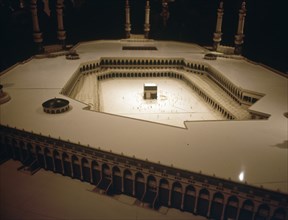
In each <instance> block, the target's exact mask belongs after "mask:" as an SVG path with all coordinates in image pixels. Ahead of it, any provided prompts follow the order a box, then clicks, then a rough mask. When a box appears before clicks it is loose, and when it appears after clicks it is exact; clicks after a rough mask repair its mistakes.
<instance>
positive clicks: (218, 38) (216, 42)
mask: <svg viewBox="0 0 288 220" xmlns="http://www.w3.org/2000/svg"><path fill="white" fill-rule="evenodd" d="M223 14H224V9H223V1H221V2H220V5H219V8H218V11H217V24H216V30H215V32H214V37H213V42H214V44H213V50H215V51H217V49H218V47H219V45H220V43H221V40H222V39H221V36H222V21H223Z"/></svg>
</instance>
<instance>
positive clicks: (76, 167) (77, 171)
mask: <svg viewBox="0 0 288 220" xmlns="http://www.w3.org/2000/svg"><path fill="white" fill-rule="evenodd" d="M71 163H72V169H73V178H76V179H81V168H80V162H79V159H78V157H77V156H75V155H72V157H71Z"/></svg>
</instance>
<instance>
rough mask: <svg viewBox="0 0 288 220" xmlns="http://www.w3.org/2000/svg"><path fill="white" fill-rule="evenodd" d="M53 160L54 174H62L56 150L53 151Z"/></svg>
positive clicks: (59, 158) (60, 161)
mask: <svg viewBox="0 0 288 220" xmlns="http://www.w3.org/2000/svg"><path fill="white" fill-rule="evenodd" d="M53 158H54V165H55V169H54V171H55V172H56V173H62V172H63V170H62V160H61V157H60V154H59V152H58V151H57V150H54V151H53Z"/></svg>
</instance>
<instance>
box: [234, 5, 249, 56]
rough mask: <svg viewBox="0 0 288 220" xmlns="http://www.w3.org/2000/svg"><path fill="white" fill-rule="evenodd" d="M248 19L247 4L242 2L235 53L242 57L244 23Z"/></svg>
mask: <svg viewBox="0 0 288 220" xmlns="http://www.w3.org/2000/svg"><path fill="white" fill-rule="evenodd" d="M245 17H246V2H245V0H244V1H243V2H242V6H241V9H240V10H239V20H238V29H237V34H236V35H235V41H234V43H235V50H234V53H235V54H237V55H240V54H241V53H242V45H243V42H244V41H243V38H244V23H245Z"/></svg>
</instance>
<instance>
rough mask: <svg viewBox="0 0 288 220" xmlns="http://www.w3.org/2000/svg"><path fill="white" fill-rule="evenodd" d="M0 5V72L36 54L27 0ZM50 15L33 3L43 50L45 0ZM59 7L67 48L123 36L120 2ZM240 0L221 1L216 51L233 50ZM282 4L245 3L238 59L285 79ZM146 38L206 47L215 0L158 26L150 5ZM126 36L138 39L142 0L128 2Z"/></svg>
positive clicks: (156, 5) (53, 37) (182, 0)
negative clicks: (221, 48) (277, 72)
mask: <svg viewBox="0 0 288 220" xmlns="http://www.w3.org/2000/svg"><path fill="white" fill-rule="evenodd" d="M23 1H24V3H25V4H24V5H25V7H24V8H20V7H19V0H0V28H1V29H0V71H1V70H4V69H6V68H8V67H9V66H11V65H13V64H14V63H16V62H18V61H22V60H25V59H27V58H29V57H30V56H31V55H33V54H35V53H36V47H35V45H34V43H33V38H32V33H33V29H32V18H31V13H30V5H29V0H28V1H27V0H23ZM49 2H50V6H51V7H50V8H51V15H50V16H48V15H47V14H46V13H45V12H44V11H43V10H42V9H43V4H42V1H41V0H38V16H39V22H40V29H41V32H42V33H43V38H44V41H43V43H44V45H49V44H56V43H58V41H57V19H56V11H55V4H56V0H50V1H49ZM73 2H74V4H73V3H72V1H71V0H65V1H64V5H65V8H64V27H65V30H66V33H67V44H75V43H77V42H79V41H89V40H95V39H121V38H124V36H125V31H124V25H125V0H101V1H100V0H74V1H73ZM241 2H242V1H241V0H224V20H223V26H222V32H223V36H222V45H228V46H233V45H234V36H235V33H236V29H237V23H238V11H239V8H240V6H241ZM284 2H285V1H282V0H273V1H268V0H249V1H247V16H246V22H245V38H244V47H243V55H244V56H245V57H247V58H249V59H251V60H253V61H256V62H260V63H264V64H266V65H268V66H271V67H273V68H275V69H277V70H280V71H281V72H284V73H286V74H287V73H288V44H287V39H288V36H287V35H288V34H287V32H288V16H287V15H288V13H286V11H285V10H286V8H285V7H284ZM150 5H151V19H150V20H151V21H150V23H151V32H150V37H151V38H153V39H159V40H175V41H184V42H194V43H197V44H199V45H202V46H212V44H213V42H212V37H213V32H214V31H215V27H216V17H217V8H218V5H219V0H174V2H171V3H169V11H170V18H169V20H168V25H167V27H166V28H165V27H164V26H163V21H162V17H161V16H160V13H161V11H162V6H161V0H150ZM130 7H131V11H130V12H131V23H132V31H131V32H132V34H143V25H144V15H145V14H144V8H145V0H130Z"/></svg>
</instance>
